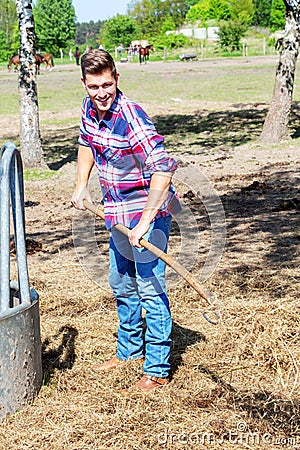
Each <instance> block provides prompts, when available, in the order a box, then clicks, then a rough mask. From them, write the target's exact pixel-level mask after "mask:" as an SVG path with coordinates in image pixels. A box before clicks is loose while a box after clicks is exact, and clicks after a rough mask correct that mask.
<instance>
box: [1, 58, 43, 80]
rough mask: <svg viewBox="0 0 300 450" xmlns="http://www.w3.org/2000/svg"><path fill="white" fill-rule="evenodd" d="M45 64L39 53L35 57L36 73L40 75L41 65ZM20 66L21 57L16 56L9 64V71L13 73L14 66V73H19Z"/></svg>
mask: <svg viewBox="0 0 300 450" xmlns="http://www.w3.org/2000/svg"><path fill="white" fill-rule="evenodd" d="M43 62H44V60H43V57H42V55H40V54H39V53H37V54H36V55H35V63H36V73H37V74H38V75H39V74H40V67H41V64H42V63H43ZM19 64H20V56H19V55H14V56H12V57H11V58H10V60H9V62H8V64H7V69H8V70H9V71H11V66H12V65H14V66H15V68H14V72H18V65H19Z"/></svg>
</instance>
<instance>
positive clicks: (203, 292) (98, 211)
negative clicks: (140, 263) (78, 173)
mask: <svg viewBox="0 0 300 450" xmlns="http://www.w3.org/2000/svg"><path fill="white" fill-rule="evenodd" d="M83 205H84V206H85V208H86V209H87V210H89V211H90V212H92V213H94V214H95V215H96V216H98V217H101V219H104V212H103V209H102V208H101V207H100V206H95V205H93V203H90V202H89V201H88V200H86V199H84V200H83ZM114 228H116V229H117V230H118V231H120V232H121V233H122V234H124V235H125V236H128V233H129V231H130V230H129V228H127V227H125V225H122V224H121V223H117V224H116V225H114ZM139 242H140V244H141V246H142V247H144V248H146V249H147V250H149V252H151V253H153V255H155V256H156V257H157V258H160V259H161V260H162V261H164V262H165V263H166V264H167V265H168V266H170V267H171V268H172V269H173V270H175V272H177V273H178V274H179V275H180V276H181V277H182V278H183V279H184V280H185V281H187V283H188V284H189V285H190V286H191V287H192V288H193V289H195V291H196V292H197V293H198V294H199V295H200V296H201V297H202V298H203V299H204V300H206V301H207V303H208V304H209V306H210V308H209V309H208V310H206V311H203V312H202V314H203V317H204V318H205V319H206V320H207V321H208V322H209V323H212V324H213V325H216V324H217V323H218V322H219V319H220V316H219V314H218V313H217V311H216V306H215V305H214V302H215V298H214V295H213V294H212V293H211V292H210V291H209V290H208V289H207V288H205V287H203V286H202V285H201V284H200V283H199V282H198V280H197V279H196V278H195V277H194V276H193V275H192V274H191V273H190V272H189V271H188V270H187V269H186V268H185V267H184V266H182V265H181V264H180V263H179V262H178V261H176V260H175V259H174V258H172V256H170V255H168V254H167V253H165V252H163V251H162V250H161V249H160V248H158V247H156V246H155V245H153V244H151V242H149V241H147V240H146V239H144V238H141V239H140V241H139ZM208 314H212V315H213V316H214V319H213V320H212V319H211V318H209V317H208Z"/></svg>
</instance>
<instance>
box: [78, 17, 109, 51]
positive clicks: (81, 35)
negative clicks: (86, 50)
mask: <svg viewBox="0 0 300 450" xmlns="http://www.w3.org/2000/svg"><path fill="white" fill-rule="evenodd" d="M103 24H104V22H103V21H101V20H98V21H97V22H94V21H93V20H90V22H83V23H76V35H75V44H76V45H87V46H90V47H96V46H97V44H98V37H99V33H100V30H101V28H102V26H103ZM98 45H99V44H98Z"/></svg>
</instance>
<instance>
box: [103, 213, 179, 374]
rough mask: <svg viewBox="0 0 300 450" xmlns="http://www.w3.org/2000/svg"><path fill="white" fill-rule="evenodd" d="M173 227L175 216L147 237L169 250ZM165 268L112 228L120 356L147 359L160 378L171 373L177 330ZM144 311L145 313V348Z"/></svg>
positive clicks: (112, 270)
mask: <svg viewBox="0 0 300 450" xmlns="http://www.w3.org/2000/svg"><path fill="white" fill-rule="evenodd" d="M134 225H135V224H133V226H134ZM170 226H171V217H160V218H157V219H155V220H154V221H153V222H152V223H151V225H150V229H149V231H148V233H147V234H146V235H145V236H144V237H145V239H147V240H149V241H150V242H152V243H153V244H154V245H156V246H157V247H159V248H160V249H161V250H163V251H166V250H167V244H168V239H169V233H170ZM165 269H166V265H165V263H164V262H163V261H161V260H160V259H158V258H156V257H155V256H154V255H153V254H152V253H150V252H149V251H148V250H145V249H144V248H142V249H140V248H136V247H132V246H131V245H130V243H129V241H128V238H127V236H124V235H123V234H121V233H120V232H119V231H118V230H116V229H115V228H112V230H111V234H110V274H109V283H110V286H111V288H112V290H113V293H114V296H115V298H116V300H117V310H118V316H119V320H120V323H119V328H118V340H117V353H116V356H117V357H118V358H120V359H123V360H128V359H136V358H142V357H145V363H144V366H143V370H144V373H145V374H147V375H154V376H157V377H161V378H165V377H167V376H168V375H169V372H170V364H169V357H170V347H171V339H170V335H171V330H172V319H171V313H170V307H169V300H168V295H167V292H166V284H165ZM143 309H144V310H145V311H146V317H145V318H146V332H145V345H144V342H143V317H142V310H143Z"/></svg>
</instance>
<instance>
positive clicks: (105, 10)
mask: <svg viewBox="0 0 300 450" xmlns="http://www.w3.org/2000/svg"><path fill="white" fill-rule="evenodd" d="M129 2H130V0H73V6H74V8H75V12H76V16H77V20H78V22H80V23H81V22H89V21H90V20H93V21H94V22H97V20H104V19H108V18H109V17H113V16H115V15H116V14H126V12H127V5H128V4H129Z"/></svg>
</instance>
